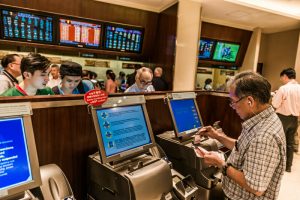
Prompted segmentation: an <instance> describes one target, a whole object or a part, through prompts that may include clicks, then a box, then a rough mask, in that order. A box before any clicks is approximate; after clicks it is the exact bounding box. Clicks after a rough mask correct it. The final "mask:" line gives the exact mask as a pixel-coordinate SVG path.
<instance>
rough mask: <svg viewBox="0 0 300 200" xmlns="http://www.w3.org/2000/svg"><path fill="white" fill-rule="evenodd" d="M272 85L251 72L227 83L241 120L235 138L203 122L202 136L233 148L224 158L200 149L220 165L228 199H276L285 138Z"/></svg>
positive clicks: (199, 134) (199, 152) (208, 158)
mask: <svg viewBox="0 0 300 200" xmlns="http://www.w3.org/2000/svg"><path fill="white" fill-rule="evenodd" d="M270 90H271V85H270V83H269V82H268V81H267V80H266V79H265V78H263V77H262V76H260V75H258V74H256V73H253V72H244V73H240V74H238V75H236V77H235V78H234V80H233V82H232V83H231V85H230V93H229V97H230V100H231V103H230V106H231V107H232V108H233V109H234V110H235V111H236V112H237V114H238V115H239V116H240V118H241V119H242V120H244V122H243V123H242V132H241V135H240V137H239V138H238V139H237V140H235V139H232V138H230V137H228V136H226V135H225V134H224V133H223V132H220V131H219V130H216V129H214V128H213V127H211V126H206V127H203V128H202V129H200V131H199V132H198V133H197V135H196V137H195V142H196V143H197V142H199V141H200V137H201V136H209V137H211V138H214V139H217V140H218V141H219V142H221V143H222V144H224V145H225V146H226V147H227V148H228V149H230V150H232V152H231V154H230V156H229V158H228V159H227V161H226V162H225V161H224V160H223V159H221V158H220V157H219V155H218V153H217V152H203V151H201V150H200V149H197V148H196V149H195V151H197V153H198V154H204V155H203V157H204V161H205V162H206V163H207V164H208V165H213V166H217V167H218V168H221V169H222V173H223V180H222V187H223V191H224V193H225V195H226V196H227V198H228V199H248V200H254V199H270V200H271V199H272V200H274V199H277V198H278V193H279V189H280V181H281V179H282V176H283V173H284V170H285V163H286V141H285V135H284V132H283V128H282V124H281V122H280V120H279V118H278V116H277V115H276V113H275V111H274V109H273V108H272V107H271V105H270V104H269V100H270V98H271V96H270Z"/></svg>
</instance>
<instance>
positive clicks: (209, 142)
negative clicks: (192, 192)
mask: <svg viewBox="0 0 300 200" xmlns="http://www.w3.org/2000/svg"><path fill="white" fill-rule="evenodd" d="M167 102H168V107H169V109H170V113H171V116H172V121H173V126H174V130H172V131H167V132H164V133H162V134H159V135H157V140H156V141H157V143H158V144H159V145H160V146H161V147H162V149H163V150H164V152H165V153H166V155H167V156H168V159H169V160H170V161H171V162H172V164H173V167H174V169H175V170H177V171H178V172H180V173H181V174H183V175H185V176H186V175H191V176H192V177H193V178H194V180H195V182H196V184H197V185H198V186H200V187H199V188H200V189H201V196H202V197H201V199H211V198H210V196H211V195H210V194H209V193H210V190H211V189H213V188H214V187H215V186H216V185H217V184H218V183H219V181H220V178H221V174H220V172H219V170H218V169H217V168H215V167H210V166H207V165H206V164H205V163H204V161H203V158H199V157H197V156H196V154H195V152H194V147H193V145H194V144H193V136H194V134H195V133H197V131H198V130H199V129H200V128H201V127H203V123H202V120H201V116H200V113H199V110H198V106H197V103H196V94H195V93H194V92H187V93H170V94H167ZM197 145H199V146H201V147H203V148H204V149H206V150H208V151H218V149H219V147H218V144H217V142H216V141H215V140H213V139H209V138H205V137H204V138H203V139H202V140H201V142H200V143H199V144H197Z"/></svg>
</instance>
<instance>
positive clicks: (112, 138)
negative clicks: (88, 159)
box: [97, 105, 151, 156]
mask: <svg viewBox="0 0 300 200" xmlns="http://www.w3.org/2000/svg"><path fill="white" fill-rule="evenodd" d="M97 117H98V122H99V126H100V133H101V137H102V141H103V146H104V150H105V155H106V156H112V155H115V154H118V153H122V152H124V151H127V150H130V149H134V148H137V147H140V146H144V145H146V144H150V143H151V138H150V134H149V131H148V127H147V123H146V119H145V116H144V112H143V108H142V106H141V105H134V106H125V107H114V108H107V109H101V110H97Z"/></svg>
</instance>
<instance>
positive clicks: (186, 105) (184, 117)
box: [170, 99, 202, 133]
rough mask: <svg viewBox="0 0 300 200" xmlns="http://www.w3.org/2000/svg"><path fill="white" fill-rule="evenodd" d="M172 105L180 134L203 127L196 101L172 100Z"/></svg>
mask: <svg viewBox="0 0 300 200" xmlns="http://www.w3.org/2000/svg"><path fill="white" fill-rule="evenodd" d="M170 105H171V109H172V112H173V116H174V119H175V123H176V126H177V130H178V132H179V133H182V132H187V131H191V130H192V131H193V130H196V129H198V128H200V127H201V126H202V125H201V121H200V117H199V114H198V111H197V108H196V106H195V102H194V99H179V100H174V99H171V100H170Z"/></svg>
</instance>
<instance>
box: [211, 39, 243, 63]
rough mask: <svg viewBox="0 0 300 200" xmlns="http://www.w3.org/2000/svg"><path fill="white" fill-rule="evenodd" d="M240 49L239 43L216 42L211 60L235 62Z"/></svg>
mask: <svg viewBox="0 0 300 200" xmlns="http://www.w3.org/2000/svg"><path fill="white" fill-rule="evenodd" d="M239 49H240V45H239V44H234V43H228V42H217V44H216V48H215V52H214V55H213V60H216V61H225V62H235V61H236V57H237V55H238V52H239Z"/></svg>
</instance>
